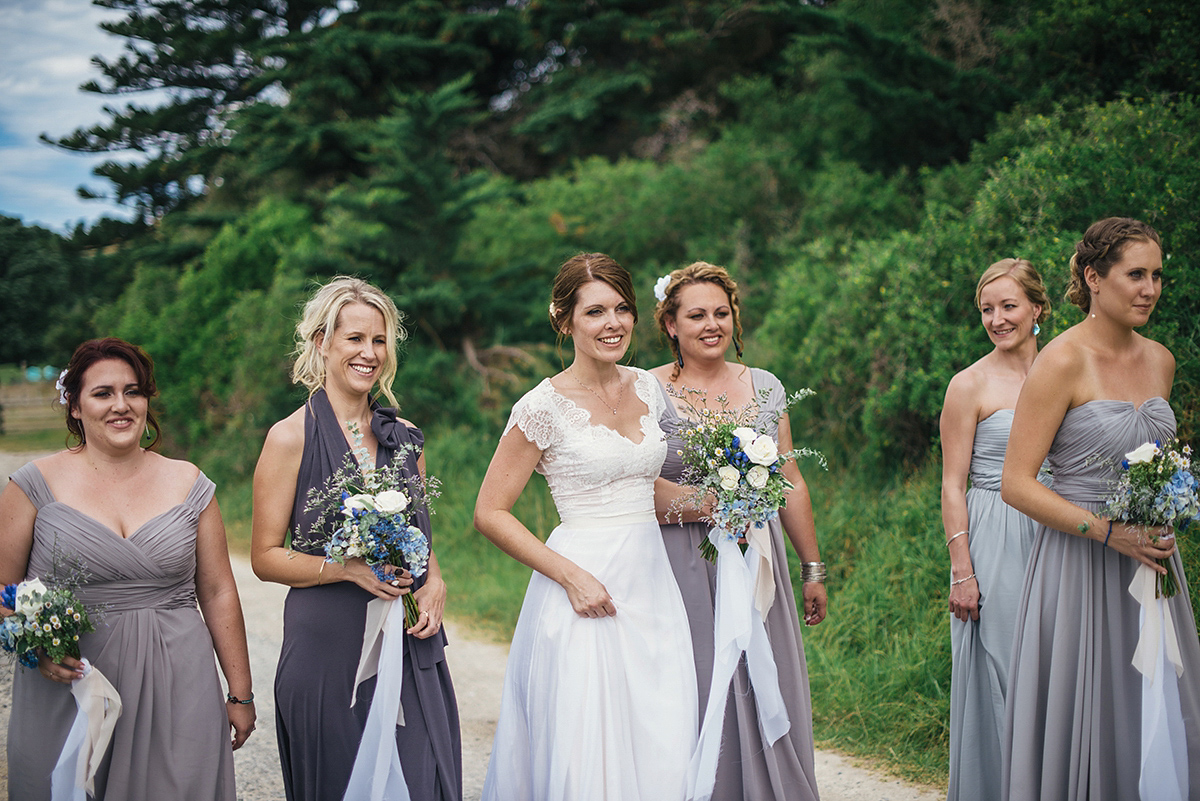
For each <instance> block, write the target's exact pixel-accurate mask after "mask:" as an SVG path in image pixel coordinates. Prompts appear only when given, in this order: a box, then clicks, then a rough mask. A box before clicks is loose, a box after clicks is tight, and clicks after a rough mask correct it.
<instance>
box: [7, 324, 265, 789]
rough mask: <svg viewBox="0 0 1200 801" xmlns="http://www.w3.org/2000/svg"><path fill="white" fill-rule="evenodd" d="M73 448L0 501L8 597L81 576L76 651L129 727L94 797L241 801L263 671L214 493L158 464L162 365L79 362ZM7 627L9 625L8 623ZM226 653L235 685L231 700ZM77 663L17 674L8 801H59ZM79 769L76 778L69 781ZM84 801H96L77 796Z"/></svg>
mask: <svg viewBox="0 0 1200 801" xmlns="http://www.w3.org/2000/svg"><path fill="white" fill-rule="evenodd" d="M59 386H60V393H61V394H60V396H59V397H60V402H61V403H62V404H63V406H64V407H65V413H66V425H67V430H68V431H69V432H70V436H71V438H72V439H74V441H75V444H74V445H73V446H71V447H68V448H67V449H66V450H64V451H59V452H58V453H55V454H51V455H50V456H46V457H43V458H41V459H37V460H36V461H33V462H30V463H28V464H26V465H25V466H24V467H22V468H21V469H19V470H17V471H16V472H15V473H13V475H12V481H11V482H10V483H9V484H8V486H6V487H5V488H4V492H3V493H0V583H3V584H10V583H15V582H18V581H22V580H24V579H26V578H33V577H38V578H42V579H44V580H45V583H47V584H53V580H52V579H53V578H54V576H55V574H56V572H57V571H58V570H59V569H60V568H62V569H66V570H70V569H72V568H73V567H75V566H76V564H77V565H78V567H79V568H80V569H81V570H82V575H81V576H80V577H79V585H78V586H77V587H74V588H73V589H74V590H75V593H76V595H77V597H78V598H79V600H80V601H81V602H82V603H83V604H84V605H85V606H87V607H89V608H90V609H92V610H98V611H96V614H95V615H94V617H93V620H94V623H95V625H96V630H95V631H93V632H90V633H87V634H83V635H82V636H81V637H80V639H79V650H80V652H81V653H82V655H83V656H84V657H85V658H86V659H87V660H88V661H89V662H91V663H92V664H93V665H94V666H95V667H96V668H98V669H99V670H100V672H101V673H102V674H103V675H104V677H105V678H106V679H107V680H108V681H109V682H111V683H112V685H113V687H114V688H115V689H116V691H117V693H118V695H119V696H120V699H121V706H122V710H121V716H120V717H119V718H118V719H117V721H116V725H115V727H114V728H113V730H112V739H111V740H110V741H109V744H108V748H107V749H106V751H105V752H104V753H103V754H102V755H101V754H96V755H94V757H93V758H94V759H96V760H97V761H98V765H97V772H96V775H95V780H94V787H93V790H94V792H93V793H91V794H90V795H91V797H94V798H107V799H122V800H123V801H124V800H125V799H128V801H159V799H168V798H170V799H179V800H180V801H234V799H236V797H237V792H236V786H235V784H234V776H233V767H234V766H233V752H232V750H231V748H230V745H231V743H230V729H231V728H232V730H233V738H232V748H233V749H237V748H239V747H240V746H241V745H242V744H243V743H244V742H245V741H246V738H247V737H249V736H250V733H251V732H252V731H254V723H255V712H254V703H253V701H254V693H253V692H252V685H251V680H250V656H249V653H248V652H247V648H246V628H245V625H244V622H243V618H242V606H241V602H240V601H239V600H238V591H237V585H236V584H235V583H234V579H233V570H232V569H231V568H230V565H229V551H228V546H227V545H226V542H225V525H224V523H222V522H221V510H220V508H219V507H218V504H217V500H216V498H215V496H214V492H215V489H216V488H215V486H214V485H213V483H212V482H211V481H209V479H208V477H207V476H205V475H204V474H203V473H202V472H200V470H199V469H198V468H197V467H196V466H195V465H193V464H190V463H188V462H185V461H180V460H176V459H168V458H166V457H164V456H162V455H160V454H158V453H155V452H154V450H153V448H154V446H155V444H156V443H157V442H158V437H159V429H158V422H157V420H156V419H155V415H154V410H153V409H152V408H151V406H150V401H151V399H152V398H154V397H155V396H156V395H157V394H158V389H157V386H156V384H155V380H154V364H153V363H152V362H151V361H150V357H149V356H147V355H146V353H145V352H144V351H143V350H142V349H141V348H139V347H137V346H136V345H133V344H130V343H129V342H125V341H123V340H120V339H116V338H113V337H109V338H105V339H93V340H89V341H87V342H84V343H83V344H82V345H80V346H79V347H78V348H76V349H75V353H74V354H73V355H72V356H71V360H70V362H69V363H68V364H67V369H66V370H64V371H63V375H62V377H61V378H60V379H59ZM4 611H5V612H7V610H4ZM214 651H215V652H216V655H217V662H219V663H220V666H221V673H223V674H224V675H225V678H226V680H227V681H228V694H225V693H222V691H221V684H220V679H219V678H218V676H217V670H216V666H215V665H214V663H213V653H214ZM82 676H83V672H82V664H81V663H80V662H79V660H76V659H73V658H71V657H69V656H68V657H65V658H64V659H63V660H62V662H61V663H56V662H52V661H50V659H49V658H47V657H46V656H45V655H42V656H41V658H40V659H39V660H38V666H37V670H36V671H34V670H29V669H27V668H24V667H20V666H17V668H16V675H15V676H14V678H13V692H12V715H11V717H10V718H9V726H8V762H7V764H8V797H9V798H11V799H13V801H17V799H21V801H43V800H45V801H48V800H49V799H50V798H51V797H52V795H53V797H55V798H61V797H65V795H66V794H64V793H63V792H62V790H61V789H56V790H55V792H53V794H52V787H51V785H52V782H51V772H52V771H53V769H54V766H55V763H56V762H57V761H58V759H59V757H60V755H62V753H63V748H64V743H65V742H66V740H67V733H68V732H69V731H70V730H71V726H72V723H73V722H74V720H75V714H76V704H75V697H74V696H73V695H72V693H71V688H70V685H71V683H72V682H73V681H75V680H76V679H79V678H82ZM71 767H72V768H74V765H72V766H71ZM67 791H68V792H67V794H70V796H71V798H76V797H78V798H83V790H82V789H80V790H78V794H77V795H76V794H74V793H70V788H67Z"/></svg>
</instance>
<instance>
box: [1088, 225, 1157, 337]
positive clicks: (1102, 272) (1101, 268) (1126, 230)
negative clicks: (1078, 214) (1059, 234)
mask: <svg viewBox="0 0 1200 801" xmlns="http://www.w3.org/2000/svg"><path fill="white" fill-rule="evenodd" d="M1131 242H1153V243H1154V244H1156V245H1158V246H1159V247H1160V248H1161V247H1162V240H1161V239H1159V237H1158V231H1155V230H1154V229H1153V228H1151V227H1150V226H1149V225H1147V224H1146V223H1144V222H1142V221H1141V220H1135V219H1133V218H1131V217H1106V218H1104V219H1103V220H1099V221H1097V222H1094V223H1092V224H1091V225H1090V226H1089V227H1088V229H1087V231H1085V232H1084V234H1083V239H1081V240H1079V242H1077V243H1076V244H1075V253H1074V254H1073V255H1072V256H1071V283H1070V285H1069V286H1068V287H1067V300H1069V301H1070V302H1071V303H1074V304H1075V305H1076V306H1078V307H1079V308H1081V309H1083V312H1084V314H1087V312H1088V311H1089V310H1091V307H1092V291H1091V290H1090V289H1089V288H1088V285H1087V282H1086V281H1085V280H1084V272H1085V271H1086V270H1087V268H1088V267H1091V268H1092V269H1093V270H1095V271H1096V273H1097V274H1098V275H1099V276H1100V277H1101V278H1105V277H1107V276H1108V271H1109V270H1111V269H1112V266H1113V265H1114V264H1116V263H1117V262H1119V261H1120V260H1121V256H1123V255H1124V253H1125V248H1126V246H1128V245H1129V243H1131Z"/></svg>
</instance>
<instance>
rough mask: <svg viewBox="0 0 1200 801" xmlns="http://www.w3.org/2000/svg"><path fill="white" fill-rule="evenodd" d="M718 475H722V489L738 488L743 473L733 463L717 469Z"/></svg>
mask: <svg viewBox="0 0 1200 801" xmlns="http://www.w3.org/2000/svg"><path fill="white" fill-rule="evenodd" d="M717 475H719V476H720V477H721V489H727V490H734V489H737V485H738V482H739V481H741V480H742V474H741V473H739V472H738V469H737V468H736V467H734V466H733V465H731V464H727V465H724V466H723V467H721V469H720V470H718V471H717Z"/></svg>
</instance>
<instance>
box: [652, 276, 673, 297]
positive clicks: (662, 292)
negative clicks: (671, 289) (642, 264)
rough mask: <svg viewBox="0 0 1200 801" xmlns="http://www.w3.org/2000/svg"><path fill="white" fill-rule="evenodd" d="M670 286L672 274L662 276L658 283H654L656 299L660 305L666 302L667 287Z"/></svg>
mask: <svg viewBox="0 0 1200 801" xmlns="http://www.w3.org/2000/svg"><path fill="white" fill-rule="evenodd" d="M670 285H671V274H670V273H667V274H666V275H664V276H662V277H661V278H659V279H658V280H657V281H655V282H654V299H655V300H657V301H658V302H659V303H662V302H663V301H664V300H666V299H667V287H668V286H670Z"/></svg>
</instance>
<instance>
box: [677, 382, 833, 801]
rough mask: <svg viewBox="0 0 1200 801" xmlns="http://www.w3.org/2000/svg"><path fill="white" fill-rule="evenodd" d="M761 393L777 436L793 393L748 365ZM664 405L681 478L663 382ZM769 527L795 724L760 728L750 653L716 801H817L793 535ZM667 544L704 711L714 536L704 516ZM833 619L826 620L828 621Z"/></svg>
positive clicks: (768, 425) (733, 706)
mask: <svg viewBox="0 0 1200 801" xmlns="http://www.w3.org/2000/svg"><path fill="white" fill-rule="evenodd" d="M750 374H751V382H752V383H753V385H754V390H755V392H758V391H760V390H763V389H766V390H770V395H769V396H768V399H767V402H766V404H765V405H764V407H763V408H762V410H761V412H760V414H759V419H758V421H757V423H756V426H757V428H758V429H759V430H761V431H764V432H767V433H769V434H770V435H771V436H772V437H775V436H776V435H777V428H778V415H779V413H780V412H781V411H783V409H784V403H785V402H786V399H787V398H786V396H787V393H786V392H785V391H784V388H783V384H782V383H780V381H779V379H778V378H776V377H775V376H774V375H773V374H771V373H770V372H768V371H766V370H760V369H758V368H756V367H752V368H750ZM663 394H664V396H665V397H666V412H665V413H664V415H663V417H662V419H661V420H659V425H660V426H661V427H662V429H663V431H664V432H665V433H666V435H667V458H666V461H665V462H664V463H663V467H662V477H663V478H666V479H668V480H670V481H678V480H679V477H680V475H681V474H682V473H683V462H682V459H681V457H680V455H679V450H680V448H681V447H682V443H681V441H680V439H679V435H678V434H677V433H676V432H677V431H678V430H679V427H680V425H681V424H682V423H683V420H682V418H681V417H680V416H679V413H678V412H677V411H676V409H675V404H674V401H673V400H672V399H671V397H670V395H668V394H667V392H666V389H665V388H663ZM768 526H769V528H770V532H771V553H772V557H773V558H772V565H773V567H774V573H775V603H774V604H773V605H772V606H771V608H770V610H769V611H768V612H767V618H766V620H765V621H763V622H764V623H765V624H766V629H767V638H768V639H769V640H770V641H771V653H772V654H773V655H774V657H775V666H776V667H777V668H778V669H779V690H780V692H781V693H782V694H783V702H784V706H785V707H786V708H787V712H788V719H789V720H790V721H791V724H792V726H791V729H790V730H789V731H788V733H787V734H785V735H784V736H783V737H780V738H779V739H778V740H776V741H775V744H774V745H771V746H765V745H764V744H763V741H762V735H760V734H759V730H758V707H757V706H756V704H755V702H754V688H753V687H751V686H750V678H749V675H748V674H747V672H746V662H745V659H743V660H742V664H741V665H739V666H738V669H737V672H736V673H734V674H733V681H732V682H730V685H729V696H728V700H727V702H726V705H725V724H724V728H723V729H722V732H721V755H720V757H719V759H718V762H717V781H716V786H715V787H714V788H713V796H712V797H713V801H742V799H746V800H747V801H749V800H750V799H754V801H770V800H771V799H774V800H775V801H817V799H818V798H819V794H818V792H817V779H816V769H815V765H814V762H815V755H814V751H813V731H812V699H811V698H810V695H809V687H808V664H807V662H806V661H805V658H804V637H803V635H802V634H801V631H800V629H801V627H800V618H799V613H798V612H797V610H796V595H795V591H794V590H793V588H792V579H791V575H790V574H789V573H788V547H787V539H786V538H785V537H784V535H783V527H782V526H781V525H780V523H779V519H778V518H776V519H775V520H772V521H771V522H770V523H769V524H768ZM661 528H662V535H663V543H664V544H665V545H666V548H667V557H668V558H669V559H670V560H671V570H672V571H673V572H674V574H675V580H676V582H678V584H679V591H680V593H681V594H682V595H683V603H684V606H686V607H687V616H688V626H689V627H690V629H691V632H692V647H693V648H694V653H695V660H696V680H697V682H698V686H699V688H700V693H699V698H700V717H701V719H703V717H704V707H705V704H706V703H707V701H708V688H709V686H710V685H711V684H712V670H713V615H714V611H713V610H714V604H715V601H716V575H717V572H716V566H715V565H714V564H713V563H712V562H709V561H708V560H707V559H705V558H704V557H703V556H702V555H701V554H700V550H699V547H698V546H699V545H700V541H701V540H702V539H703V538H704V537H707V536H708V526H707V525H705V524H704V523H685V524H683V525H666V526H662V527H661ZM826 625H828V624H826Z"/></svg>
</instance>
